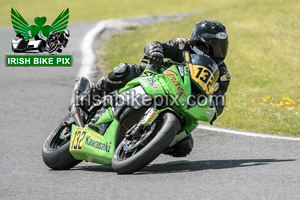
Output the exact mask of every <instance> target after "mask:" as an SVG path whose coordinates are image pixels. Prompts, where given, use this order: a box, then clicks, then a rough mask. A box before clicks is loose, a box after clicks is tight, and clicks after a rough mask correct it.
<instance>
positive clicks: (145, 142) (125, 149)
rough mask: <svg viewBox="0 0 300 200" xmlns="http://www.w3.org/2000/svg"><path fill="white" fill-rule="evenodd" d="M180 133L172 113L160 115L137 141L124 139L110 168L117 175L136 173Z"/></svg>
mask: <svg viewBox="0 0 300 200" xmlns="http://www.w3.org/2000/svg"><path fill="white" fill-rule="evenodd" d="M178 131H180V122H179V120H178V119H177V118H176V116H175V115H174V114H173V113H170V112H166V113H163V114H161V116H159V117H158V118H157V119H156V120H155V121H154V122H153V123H152V125H151V126H146V127H145V128H144V130H143V133H142V135H141V137H140V138H139V139H136V138H135V139H130V140H128V139H126V138H125V139H124V140H123V141H122V142H121V143H120V144H119V146H118V148H117V149H116V151H115V153H114V156H113V159H112V167H113V169H114V170H115V171H116V172H117V173H119V174H130V173H133V172H136V171H138V170H140V169H142V168H143V167H145V166H146V165H147V164H149V163H150V162H152V161H153V160H154V159H155V158H156V157H157V156H159V154H161V153H162V152H163V151H164V150H165V149H166V148H167V147H168V146H169V144H170V143H171V142H172V140H173V139H174V137H175V135H176V134H177V133H178Z"/></svg>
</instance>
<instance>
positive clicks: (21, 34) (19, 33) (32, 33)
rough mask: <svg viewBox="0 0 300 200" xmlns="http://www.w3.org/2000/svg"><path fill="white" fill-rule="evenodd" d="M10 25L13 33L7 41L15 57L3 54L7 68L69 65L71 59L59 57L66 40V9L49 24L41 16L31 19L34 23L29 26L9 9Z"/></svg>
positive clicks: (67, 10) (67, 33)
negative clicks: (9, 40) (13, 36)
mask: <svg viewBox="0 0 300 200" xmlns="http://www.w3.org/2000/svg"><path fill="white" fill-rule="evenodd" d="M11 22H12V26H13V28H14V31H15V33H16V36H15V38H14V39H13V40H12V41H11V48H12V51H13V52H14V53H15V54H11V55H6V66H7V67H22V66H24V67H36V66H48V67H51V66H54V67H58V66H60V67H71V66H72V56H71V55H61V53H62V51H63V49H64V48H66V47H67V44H68V42H69V37H70V31H69V30H68V29H67V26H68V23H69V8H67V9H66V10H63V11H62V12H61V13H60V15H59V16H58V17H57V18H56V19H55V20H54V21H53V22H52V23H51V25H46V22H47V18H46V17H45V16H43V17H35V18H34V23H35V24H34V25H29V24H28V22H27V21H26V20H25V19H24V18H23V17H22V15H21V14H20V13H19V12H18V11H17V10H15V9H13V8H11Z"/></svg>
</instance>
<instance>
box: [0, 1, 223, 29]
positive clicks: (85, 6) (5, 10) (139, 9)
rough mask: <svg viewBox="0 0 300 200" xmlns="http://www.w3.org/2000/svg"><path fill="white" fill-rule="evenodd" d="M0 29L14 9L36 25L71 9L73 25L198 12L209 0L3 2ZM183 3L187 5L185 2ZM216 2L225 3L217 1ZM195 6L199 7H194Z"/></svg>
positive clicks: (51, 19) (8, 22)
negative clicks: (112, 19) (37, 18)
mask: <svg viewBox="0 0 300 200" xmlns="http://www.w3.org/2000/svg"><path fill="white" fill-rule="evenodd" d="M0 1H1V6H0V13H1V18H0V26H11V20H10V9H11V7H13V8H14V9H16V10H18V11H19V12H20V14H21V15H22V16H23V17H24V18H25V20H27V22H28V23H29V24H33V23H34V22H33V20H34V18H35V17H42V16H46V17H47V19H48V21H47V24H50V23H52V22H53V21H54V19H55V18H56V17H57V16H58V15H59V13H60V12H61V11H62V10H64V9H66V8H69V9H70V22H71V23H73V22H84V21H96V20H101V19H108V18H127V17H133V16H143V15H158V14H170V13H179V12H187V11H199V10H202V7H204V6H209V5H210V3H209V1H207V0H205V1H202V2H197V3H195V1H194V0H185V1H182V0H165V1H161V0H151V1H144V0H126V1H124V0H101V1H96V0H84V1H82V0H64V1H61V0H51V1H48V0H38V1H37V0H27V1H23V0H10V1H8V0H0ZM183 2H184V3H183ZM215 2H216V3H218V2H222V0H217V1H215ZM195 5H196V6H195Z"/></svg>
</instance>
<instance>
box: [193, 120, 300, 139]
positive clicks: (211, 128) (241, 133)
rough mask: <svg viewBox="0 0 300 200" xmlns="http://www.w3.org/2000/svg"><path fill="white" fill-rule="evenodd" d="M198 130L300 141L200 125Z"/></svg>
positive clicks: (286, 137) (285, 137)
mask: <svg viewBox="0 0 300 200" xmlns="http://www.w3.org/2000/svg"><path fill="white" fill-rule="evenodd" d="M197 128H198V129H201V130H207V131H215V132H220V133H229V134H235V135H241V136H248V137H260V138H268V139H280V140H293V141H300V138H296V137H289V136H279V135H269V134H264V133H253V132H244V131H237V130H232V129H226V128H220V127H215V126H208V125H202V124H199V125H198V127H197Z"/></svg>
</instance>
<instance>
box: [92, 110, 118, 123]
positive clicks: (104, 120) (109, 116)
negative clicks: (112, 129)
mask: <svg viewBox="0 0 300 200" xmlns="http://www.w3.org/2000/svg"><path fill="white" fill-rule="evenodd" d="M113 120H114V118H113V113H112V110H111V108H108V109H107V110H106V111H105V112H104V113H103V115H102V116H101V117H100V119H99V120H98V121H97V122H96V124H104V123H107V122H111V121H113Z"/></svg>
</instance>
